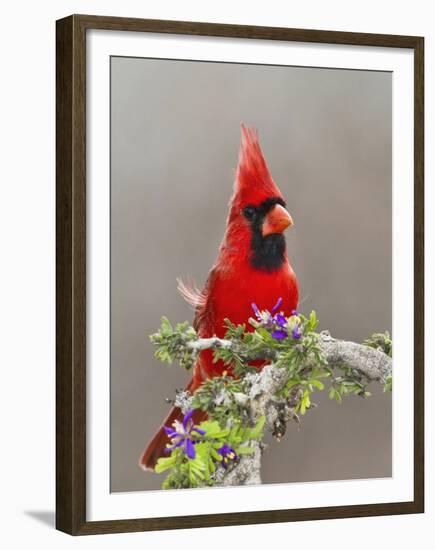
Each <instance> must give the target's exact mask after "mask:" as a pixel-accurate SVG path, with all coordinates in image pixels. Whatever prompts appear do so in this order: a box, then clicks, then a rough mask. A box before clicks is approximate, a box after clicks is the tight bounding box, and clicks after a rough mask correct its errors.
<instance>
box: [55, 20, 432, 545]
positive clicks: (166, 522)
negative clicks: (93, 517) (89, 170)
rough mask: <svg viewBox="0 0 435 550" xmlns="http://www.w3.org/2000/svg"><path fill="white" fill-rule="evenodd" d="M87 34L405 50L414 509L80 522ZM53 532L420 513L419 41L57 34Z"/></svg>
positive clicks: (202, 29) (233, 30) (223, 29)
mask: <svg viewBox="0 0 435 550" xmlns="http://www.w3.org/2000/svg"><path fill="white" fill-rule="evenodd" d="M90 29H106V30H116V31H136V32H140V33H164V34H186V35H195V36H210V37H231V38H233V37H236V38H241V39H247V40H249V39H259V40H280V41H297V42H311V43H317V44H341V45H357V46H376V47H380V48H383V47H388V48H404V49H410V50H412V51H413V58H414V196H415V208H414V281H415V287H414V303H415V322H414V343H415V348H414V349H415V352H414V365H413V368H414V381H415V385H414V499H413V500H412V501H409V502H397V503H379V504H369V505H349V506H347V505H346V506H333V507H323V508H305V509H289V510H264V511H255V512H240V513H236V514H234V513H223V514H207V515H201V516H189V515H186V516H177V517H160V518H144V519H130V520H126V519H122V520H108V521H87V516H86V508H87V506H86V476H87V472H86V228H87V219H86V33H87V31H89V30H90ZM56 59H57V61H56V73H57V74H56V97H57V99H56V101H57V104H56V119H57V122H56V133H57V136H56V180H57V187H56V193H57V198H56V211H57V214H56V226H57V229H56V231H57V244H56V253H57V261H56V270H57V274H56V293H57V307H56V315H57V332H56V349H57V351H56V357H57V359H56V361H57V362H56V365H57V366H56V379H57V382H56V438H57V442H56V485H57V489H56V527H57V529H59V530H61V531H64V532H66V533H69V534H72V535H85V534H98V533H117V532H129V531H147V530H162V529H178V528H194V527H209V526H224V525H242V524H258V523H274V522H287V521H307V520H317V519H331V518H349V517H361V516H379V515H390V514H412V513H421V512H423V510H424V416H423V411H424V370H423V361H424V345H423V344H424V342H423V334H424V236H423V231H424V229H423V228H424V210H423V208H424V207H423V202H424V196H423V192H424V188H423V171H424V39H423V38H421V37H416V36H396V35H381V34H368V33H350V32H335V31H319V30H305V29H289V28H270V27H255V26H242V25H227V24H211V23H197V22H182V21H159V20H146V19H130V18H122V17H100V16H89V15H72V16H69V17H66V18H64V19H61V20H59V21H57V27H56Z"/></svg>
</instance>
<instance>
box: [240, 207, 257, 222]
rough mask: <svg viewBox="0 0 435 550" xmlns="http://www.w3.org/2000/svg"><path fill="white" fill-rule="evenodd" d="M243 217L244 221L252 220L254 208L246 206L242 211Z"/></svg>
mask: <svg viewBox="0 0 435 550" xmlns="http://www.w3.org/2000/svg"><path fill="white" fill-rule="evenodd" d="M243 215H244V216H245V218H246V219H248V220H252V218H253V217H254V216H255V208H254V207H253V206H246V207H245V208H244V209H243Z"/></svg>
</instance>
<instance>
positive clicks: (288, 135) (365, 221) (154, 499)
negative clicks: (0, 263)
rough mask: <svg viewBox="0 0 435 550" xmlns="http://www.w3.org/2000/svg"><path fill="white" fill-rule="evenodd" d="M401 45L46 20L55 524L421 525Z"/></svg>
mask: <svg viewBox="0 0 435 550" xmlns="http://www.w3.org/2000/svg"><path fill="white" fill-rule="evenodd" d="M423 48H424V41H423V38H421V37H414V36H392V35H377V34H359V33H347V32H332V31H317V30H302V29H288V28H270V27H252V26H236V25H221V24H208V23H195V22H181V21H157V20H143V19H129V18H118V17H97V16H88V15H72V16H70V17H67V18H65V19H61V20H59V21H57V31H56V56H57V63H56V67H57V81H56V86H57V92H56V95H57V110H56V118H57V141H56V157H57V160H56V179H57V199H56V200H57V203H56V209H57V218H56V219H57V337H56V346H57V372H56V377H57V385H56V391H57V398H56V426H57V430H56V434H57V446H56V468H57V507H56V508H57V510H56V525H57V528H58V529H60V530H62V531H65V532H66V533H69V534H72V535H82V534H98V533H115V532H127V531H142V530H143V531H145V530H157V529H176V528H188V527H206V526H221V525H238V524H254V523H269V522H283V521H299V520H314V519H327V518H346V517H357V516H374V515H388V514H408V513H421V512H423V509H424V463H423V457H424V447H423V446H424V432H423V427H424V424H423V422H424V419H423V410H424V403H423V397H424V374H423V372H424V371H423V319H424V311H423V296H424V289H423V282H424V280H423V276H424V275H423V225H424V219H423V166H424V165H423V153H424V143H423V139H424V132H423V121H424V118H423V98H424V93H423V90H424V86H423V74H424V61H423V59H424V57H423V55H424V54H423Z"/></svg>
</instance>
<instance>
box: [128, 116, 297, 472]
mask: <svg viewBox="0 0 435 550" xmlns="http://www.w3.org/2000/svg"><path fill="white" fill-rule="evenodd" d="M285 206H286V204H285V201H284V198H283V196H282V195H281V192H280V190H279V189H278V187H277V186H276V184H275V182H274V181H273V179H272V176H271V175H270V172H269V169H268V167H267V164H266V161H265V160H264V157H263V154H262V151H261V149H260V145H259V143H258V134H257V132H256V131H255V130H253V129H251V128H246V127H245V126H243V124H242V140H241V146H240V155H239V163H238V167H237V174H236V180H235V185H234V193H233V196H232V198H231V201H230V210H229V215H228V218H227V227H226V232H225V236H224V238H223V241H222V244H221V246H220V249H219V254H218V257H217V260H216V262H215V264H214V266H213V268H212V269H211V271H210V273H209V276H208V279H207V282H206V284H205V288H204V290H202V291H201V292H197V291H194V290H192V289H189V288H187V287H186V286H185V285H183V284H180V291H181V293H182V295H183V296H184V298H185V299H186V300H187V302H188V303H190V304H191V305H193V306H195V308H196V313H195V319H194V322H193V326H194V327H195V329H196V331H197V333H198V335H199V336H200V337H201V338H208V337H211V336H213V335H216V336H218V337H220V338H222V337H223V336H224V334H225V331H226V329H225V326H224V319H225V318H228V319H230V320H231V321H232V322H233V323H235V324H242V323H247V321H248V319H249V318H250V317H251V316H252V313H253V312H252V303H253V302H254V303H256V304H257V305H258V307H259V308H260V309H268V310H270V309H271V308H272V307H273V305H274V304H276V303H277V301H278V299H279V298H282V305H281V308H282V311H283V312H284V314H285V315H286V316H290V315H291V312H292V311H293V310H295V309H297V305H298V284H297V279H296V275H295V273H294V271H293V269H292V268H291V266H290V264H289V261H288V257H287V251H286V243H285V238H284V235H283V232H284V230H285V229H286V228H287V227H289V226H291V225H293V221H292V218H291V216H290V214H289V213H288V212H287V210H286V208H285ZM246 326H247V330H253V327H251V326H250V325H249V323H247V325H246ZM225 369H228V367H225V366H224V364H223V362H222V361H219V362H217V363H213V352H212V351H211V350H206V351H203V352H201V355H200V357H199V358H198V361H197V362H196V364H195V367H194V369H193V378H192V380H191V381H190V382H189V384H188V385H187V387H186V389H187V390H189V391H190V392H194V391H195V390H196V389H197V388H198V387H199V386H201V384H202V383H203V382H204V380H206V379H207V378H212V377H214V376H220V375H222V372H223V371H224V370H225ZM182 417H183V414H182V412H181V410H180V409H179V408H178V407H174V408H173V409H172V410H171V412H170V413H169V415H168V417H167V418H166V420H165V421H164V422H163V424H162V427H161V428H160V429H159V431H158V432H157V433H156V435H155V436H154V437H153V438H152V439H151V441H150V442H149V443H148V445H147V447H146V449H145V450H144V452H143V453H142V455H141V457H140V461H139V465H140V466H141V467H142V468H143V469H145V470H152V469H154V467H155V465H156V462H157V460H158V459H159V458H160V457H161V456H164V450H165V447H166V444H167V443H168V442H169V440H168V436H167V434H166V432H165V431H164V429H163V426H165V425H167V426H170V425H172V423H173V422H174V421H175V420H180V419H182ZM205 417H206V414H205V413H203V412H202V411H195V414H194V417H193V418H194V421H195V423H199V422H201V421H202V420H203V419H204V418H205Z"/></svg>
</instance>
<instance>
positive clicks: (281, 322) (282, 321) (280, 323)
mask: <svg viewBox="0 0 435 550" xmlns="http://www.w3.org/2000/svg"><path fill="white" fill-rule="evenodd" d="M273 320H274V321H275V323H276V324H277V325H278V326H279V327H281V328H284V327H285V326H286V325H287V319H286V318H285V317H284V315H283V314H282V313H277V314H276V315H275V316H274V318H273Z"/></svg>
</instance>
